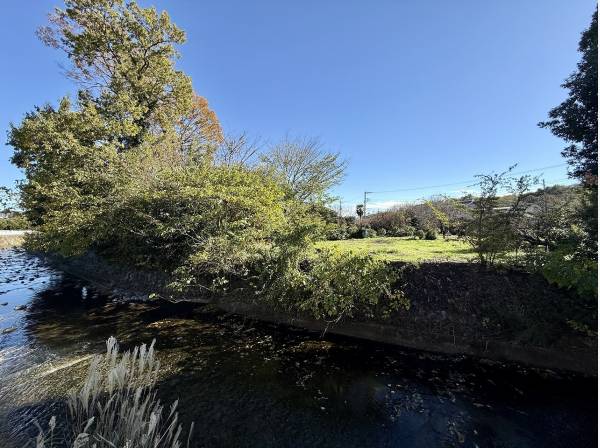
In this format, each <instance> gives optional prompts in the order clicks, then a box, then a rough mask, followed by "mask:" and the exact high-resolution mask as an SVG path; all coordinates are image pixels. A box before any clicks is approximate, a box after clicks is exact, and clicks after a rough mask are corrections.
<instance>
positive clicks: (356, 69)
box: [0, 0, 595, 206]
mask: <svg viewBox="0 0 600 448" xmlns="http://www.w3.org/2000/svg"><path fill="white" fill-rule="evenodd" d="M142 4H144V5H150V4H154V5H156V6H157V8H158V9H167V10H168V11H169V13H170V15H171V18H172V19H173V21H174V22H175V23H177V24H178V25H179V26H180V27H182V28H183V29H184V30H185V31H186V33H187V37H188V41H187V43H186V44H185V45H184V46H183V47H181V53H182V58H181V60H180V61H179V62H178V66H180V67H181V68H182V69H184V70H185V71H186V72H187V73H188V74H189V75H190V76H191V77H192V79H193V82H194V87H195V89H196V91H197V92H198V93H200V94H201V95H203V96H205V97H206V98H208V100H209V102H210V105H211V107H212V108H213V109H214V110H215V111H216V113H217V114H218V116H219V118H220V120H221V123H222V125H223V127H224V129H225V131H226V132H240V131H247V132H248V133H249V134H250V135H253V136H261V137H262V138H264V139H266V140H269V141H276V140H278V139H280V138H281V137H282V136H283V135H285V134H286V133H291V134H298V135H307V136H319V137H320V138H321V140H322V141H323V143H324V144H325V146H326V148H328V149H331V150H334V151H339V152H341V153H342V154H343V156H344V157H345V158H347V159H348V161H349V169H348V172H347V176H346V180H345V181H344V183H343V184H342V185H341V186H340V187H339V188H337V189H336V191H335V192H336V193H337V194H339V195H340V196H341V197H342V198H343V199H344V201H345V202H347V204H348V206H351V205H352V204H354V203H356V202H361V201H362V193H363V191H365V190H369V191H382V190H397V189H410V188H415V187H423V186H434V185H440V184H450V183H452V184H453V183H456V182H461V181H465V180H469V179H471V178H472V176H473V175H474V174H477V173H482V172H489V171H492V170H501V169H504V168H506V167H508V166H509V165H512V164H514V163H518V168H517V170H530V169H535V168H539V167H546V166H554V165H559V164H562V163H564V159H563V158H562V157H561V155H560V150H561V148H562V147H563V146H564V143H563V142H562V141H560V140H559V139H557V138H556V137H553V136H552V135H551V134H550V133H549V131H547V130H544V129H539V128H538V127H537V125H536V123H537V122H538V121H540V120H543V119H545V117H546V114H547V112H548V110H549V109H550V108H551V107H553V106H555V105H557V104H558V103H559V102H560V101H562V99H564V97H565V91H564V90H563V89H561V88H560V84H561V82H562V81H563V79H564V78H565V77H567V76H568V75H569V73H571V72H572V71H573V70H574V68H575V65H576V63H577V61H578V59H579V54H578V53H577V51H576V49H577V43H578V40H579V35H580V33H581V32H582V31H583V30H584V29H585V28H586V27H587V26H588V24H589V22H590V18H591V15H592V13H593V10H594V7H595V2H594V1H593V0H570V1H564V0H537V1H533V0H528V1H508V0H504V1H480V0H477V1H454V2H448V1H441V0H440V1H429V2H422V1H416V0H414V1H392V0H389V1H388V0H378V1H371V2H366V1H364V0H363V1H354V0H337V1H334V0H330V1H322V0H321V1H318V0H314V1H312V0H311V1H309V0H303V1H299V0H297V1H276V0H271V1H266V0H257V1H244V0H237V1H231V0H219V1H210V2H209V1H192V0H187V1H185V0H179V1H176V2H175V1H170V2H168V1H154V2H148V1H143V2H142ZM55 5H60V2H57V1H48V0H29V1H26V0H4V1H3V4H2V9H3V14H2V15H0V48H1V50H2V54H3V60H4V64H3V69H2V70H0V99H1V101H0V133H1V134H2V142H1V143H2V146H1V147H0V184H11V183H12V182H13V181H14V180H15V179H17V178H20V177H21V174H20V173H19V171H18V170H16V169H15V168H14V167H12V166H11V165H10V163H9V162H8V159H9V157H10V154H11V150H10V148H9V147H8V146H6V145H4V143H5V141H6V138H5V137H4V136H5V135H6V131H7V129H8V123H9V122H11V121H13V122H19V121H20V120H21V119H22V117H23V115H24V113H25V112H27V111H29V110H31V109H32V108H33V106H34V105H41V104H43V103H45V102H51V103H56V102H57V100H58V99H59V98H60V97H61V96H62V95H64V94H68V93H70V92H72V91H73V85H72V83H71V82H70V81H69V80H67V79H65V78H64V77H63V76H62V74H61V71H60V68H59V62H60V60H61V57H62V56H61V55H60V53H58V52H56V51H55V50H52V49H49V48H46V47H44V46H43V45H42V44H41V43H40V42H39V41H38V40H37V38H36V37H35V34H34V31H35V29H36V27H38V26H40V25H43V24H44V23H45V21H46V14H47V13H48V12H49V11H50V10H51V9H52V8H53V6H55ZM544 177H545V178H546V179H548V181H549V182H552V183H554V182H553V181H559V182H565V180H564V179H565V178H566V168H565V167H564V166H560V167H555V168H550V169H547V170H545V171H544ZM467 184H468V183H466V182H463V185H457V186H450V187H444V188H432V189H420V190H412V191H408V192H395V193H387V194H375V195H371V200H372V201H373V205H374V206H383V205H385V204H387V203H391V202H392V201H397V200H410V199H416V198H419V197H423V196H427V195H430V194H433V193H441V192H454V191H458V190H462V189H464V188H466V187H467Z"/></svg>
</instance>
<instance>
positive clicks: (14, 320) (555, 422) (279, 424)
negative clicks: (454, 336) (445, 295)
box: [0, 250, 597, 448]
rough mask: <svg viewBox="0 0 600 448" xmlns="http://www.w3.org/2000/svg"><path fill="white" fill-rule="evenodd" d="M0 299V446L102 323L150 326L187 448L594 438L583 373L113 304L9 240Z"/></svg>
mask: <svg viewBox="0 0 600 448" xmlns="http://www.w3.org/2000/svg"><path fill="white" fill-rule="evenodd" d="M5 302H6V303H7V304H6V305H0V447H5V446H6V447H11V446H22V443H23V441H24V440H25V439H26V437H27V436H26V435H25V434H27V433H29V435H34V434H35V433H36V431H35V429H34V426H33V422H34V421H35V420H38V421H40V422H44V421H47V419H48V417H49V416H50V415H52V414H53V413H56V412H57V409H58V408H59V407H58V406H57V402H60V400H61V398H62V397H64V396H65V394H66V393H67V392H68V391H69V390H70V389H71V388H73V387H76V386H77V385H78V384H80V383H81V379H82V377H83V375H84V374H85V371H86V368H87V363H88V362H89V359H90V357H91V356H92V355H93V354H96V353H101V352H103V350H104V341H105V340H106V339H107V338H108V337H109V336H111V335H112V336H116V337H117V338H118V339H119V341H120V342H121V344H122V345H123V346H124V347H131V346H133V345H137V344H140V343H142V342H150V341H152V339H154V338H156V340H157V343H156V345H157V349H158V352H159V358H160V360H161V363H162V366H163V378H162V379H161V381H160V383H159V387H160V395H161V398H162V399H163V400H164V401H166V402H171V401H172V400H174V399H176V398H179V403H180V405H179V409H180V414H181V417H182V419H183V421H184V422H186V423H189V422H191V421H194V422H195V427H196V429H195V431H194V434H195V436H194V442H195V446H198V447H235V446H242V447H292V446H293V447H344V448H346V447H403V448H404V447H406V448H410V447H454V446H457V447H520V448H527V447H587V446H590V447H591V446H596V440H597V427H596V422H597V417H596V415H597V403H596V396H597V383H596V379H595V378H586V377H583V376H581V375H575V374H568V373H564V372H562V373H561V372H554V371H549V370H541V369H532V368H526V367H523V366H519V365H508V364H503V363H492V362H488V361H480V360H476V359H471V358H468V357H445V356H439V355H434V354H431V353H424V352H418V351H410V350H404V349H400V348H397V347H391V346H385V345H381V344H374V343H368V342H364V341H358V340H353V339H349V338H342V337H334V336H328V337H326V338H325V339H321V338H320V337H319V335H318V334H313V333H308V332H304V331H298V330H294V329H290V328H286V327H281V326H276V325H271V324H264V323H260V322H255V321H251V320H245V319H244V318H242V317H239V316H232V315H226V314H224V313H221V312H217V311H215V310H211V309H210V308H208V307H206V306H202V305H192V304H177V305H173V304H169V305H165V304H158V303H153V304H140V303H129V304H123V303H115V302H113V299H112V298H111V297H108V296H106V295H103V294H101V293H99V292H98V291H96V290H95V289H94V288H93V287H91V286H90V285H87V284H85V283H84V282H81V281H79V280H77V279H74V278H71V277H69V276H67V275H64V274H62V273H61V272H58V271H56V270H54V269H51V268H49V267H48V266H47V265H46V264H45V263H44V262H43V261H41V260H40V259H38V258H36V257H35V256H33V255H29V254H26V253H25V252H23V251H19V250H4V251H0V304H3V303H5ZM21 306H26V307H27V308H26V309H18V308H19V307H21ZM15 308H17V309H15ZM3 330H4V331H6V333H5V334H2V331H3Z"/></svg>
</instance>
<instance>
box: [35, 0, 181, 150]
mask: <svg viewBox="0 0 600 448" xmlns="http://www.w3.org/2000/svg"><path fill="white" fill-rule="evenodd" d="M50 23H51V25H50V26H46V27H43V28H40V29H39V30H38V35H39V37H40V38H41V39H42V41H43V42H44V43H46V44H47V45H49V46H52V47H54V48H59V49H62V50H63V51H64V52H65V53H66V54H67V56H68V58H69V61H70V63H71V64H70V67H69V68H68V70H67V75H68V76H70V77H71V78H73V79H74V80H75V81H77V83H78V84H79V85H80V87H81V89H82V91H81V92H80V95H82V96H85V97H86V98H87V99H88V100H89V101H91V102H93V103H94V105H95V106H96V107H97V108H98V110H99V112H100V113H101V115H102V116H103V117H104V118H105V119H106V126H107V127H108V129H107V130H108V133H107V135H108V136H109V138H110V139H111V140H116V141H117V142H118V143H119V144H120V145H121V147H122V149H129V148H131V147H133V146H136V145H139V144H140V143H141V142H142V140H143V139H144V137H145V136H146V135H147V134H148V133H153V134H156V133H163V132H168V131H170V130H172V128H173V126H174V124H175V123H176V122H177V118H178V117H180V116H182V115H185V114H187V113H189V112H190V109H191V108H192V105H193V103H192V102H193V95H192V83H191V80H190V78H189V77H188V76H186V75H185V74H184V73H183V72H181V71H179V70H176V69H175V66H174V60H175V59H176V58H177V57H178V52H177V50H176V47H175V46H176V45H178V44H182V43H183V42H184V41H185V34H184V32H183V31H182V30H180V29H179V28H178V27H177V26H175V25H174V24H173V23H172V22H171V21H170V19H169V16H168V14H167V13H166V12H165V11H163V12H160V13H159V12H158V11H157V10H156V9H154V8H142V7H140V6H139V5H138V4H137V3H135V2H127V3H125V2H124V1H123V0H66V1H65V9H58V8H57V9H56V10H55V11H54V13H53V14H51V15H50Z"/></svg>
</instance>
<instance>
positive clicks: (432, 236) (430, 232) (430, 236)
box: [425, 229, 438, 240]
mask: <svg viewBox="0 0 600 448" xmlns="http://www.w3.org/2000/svg"><path fill="white" fill-rule="evenodd" d="M437 237H438V235H437V232H436V231H435V230H434V229H427V231H426V232H425V239H426V240H437Z"/></svg>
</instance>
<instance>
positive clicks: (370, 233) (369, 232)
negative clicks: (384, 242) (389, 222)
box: [361, 227, 377, 238]
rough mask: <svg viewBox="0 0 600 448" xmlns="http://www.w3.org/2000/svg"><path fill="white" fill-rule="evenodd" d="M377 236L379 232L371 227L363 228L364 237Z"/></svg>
mask: <svg viewBox="0 0 600 448" xmlns="http://www.w3.org/2000/svg"><path fill="white" fill-rule="evenodd" d="M376 236H377V232H376V231H375V230H373V229H371V228H370V227H365V228H363V229H362V230H361V237H362V238H375V237H376Z"/></svg>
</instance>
